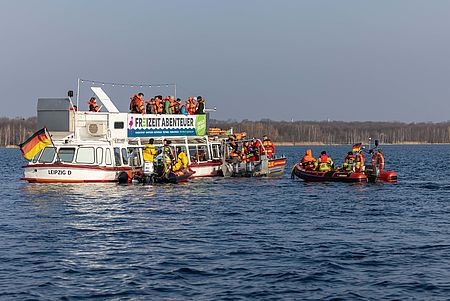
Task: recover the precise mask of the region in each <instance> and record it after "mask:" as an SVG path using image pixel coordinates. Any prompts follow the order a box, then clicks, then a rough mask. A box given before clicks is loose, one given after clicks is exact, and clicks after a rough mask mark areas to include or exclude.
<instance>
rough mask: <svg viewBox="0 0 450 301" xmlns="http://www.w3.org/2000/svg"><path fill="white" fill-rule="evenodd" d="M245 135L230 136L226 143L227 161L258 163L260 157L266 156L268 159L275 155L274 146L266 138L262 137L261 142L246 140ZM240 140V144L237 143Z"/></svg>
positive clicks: (253, 139) (265, 136) (254, 139)
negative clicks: (228, 149) (227, 149)
mask: <svg viewBox="0 0 450 301" xmlns="http://www.w3.org/2000/svg"><path fill="white" fill-rule="evenodd" d="M246 138H247V134H246V133H241V134H238V135H230V136H229V137H228V140H227V143H228V145H229V147H230V151H229V159H231V160H235V161H238V162H244V163H245V162H251V161H259V160H260V158H261V155H266V156H267V157H268V158H269V159H271V158H273V157H274V155H275V151H276V148H275V144H273V142H272V141H270V139H269V138H268V137H267V135H263V140H262V141H261V140H259V139H256V138H252V139H248V140H247V139H246ZM239 140H242V143H238V142H239Z"/></svg>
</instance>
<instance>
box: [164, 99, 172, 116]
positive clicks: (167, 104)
mask: <svg viewBox="0 0 450 301" xmlns="http://www.w3.org/2000/svg"><path fill="white" fill-rule="evenodd" d="M163 114H172V109H171V103H170V98H169V97H166V98H165V99H164V109H163Z"/></svg>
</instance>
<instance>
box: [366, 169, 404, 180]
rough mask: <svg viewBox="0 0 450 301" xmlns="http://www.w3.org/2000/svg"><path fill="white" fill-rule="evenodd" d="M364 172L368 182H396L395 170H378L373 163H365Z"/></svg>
mask: <svg viewBox="0 0 450 301" xmlns="http://www.w3.org/2000/svg"><path fill="white" fill-rule="evenodd" d="M364 173H365V174H366V176H367V179H368V180H369V182H372V183H374V182H377V181H381V182H390V183H395V182H397V173H396V172H395V171H389V170H384V169H382V170H380V169H379V168H378V167H377V166H375V165H366V167H365V171H364Z"/></svg>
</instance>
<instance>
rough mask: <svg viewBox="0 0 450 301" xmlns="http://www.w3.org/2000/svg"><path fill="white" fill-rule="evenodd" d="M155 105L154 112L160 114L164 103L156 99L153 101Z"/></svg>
mask: <svg viewBox="0 0 450 301" xmlns="http://www.w3.org/2000/svg"><path fill="white" fill-rule="evenodd" d="M155 105H156V107H155V112H156V113H157V114H162V112H163V108H164V101H163V100H162V99H159V98H157V99H155Z"/></svg>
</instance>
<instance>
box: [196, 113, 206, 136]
mask: <svg viewBox="0 0 450 301" xmlns="http://www.w3.org/2000/svg"><path fill="white" fill-rule="evenodd" d="M195 132H196V133H197V136H203V135H205V134H206V114H204V115H197V116H196V119H195Z"/></svg>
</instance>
